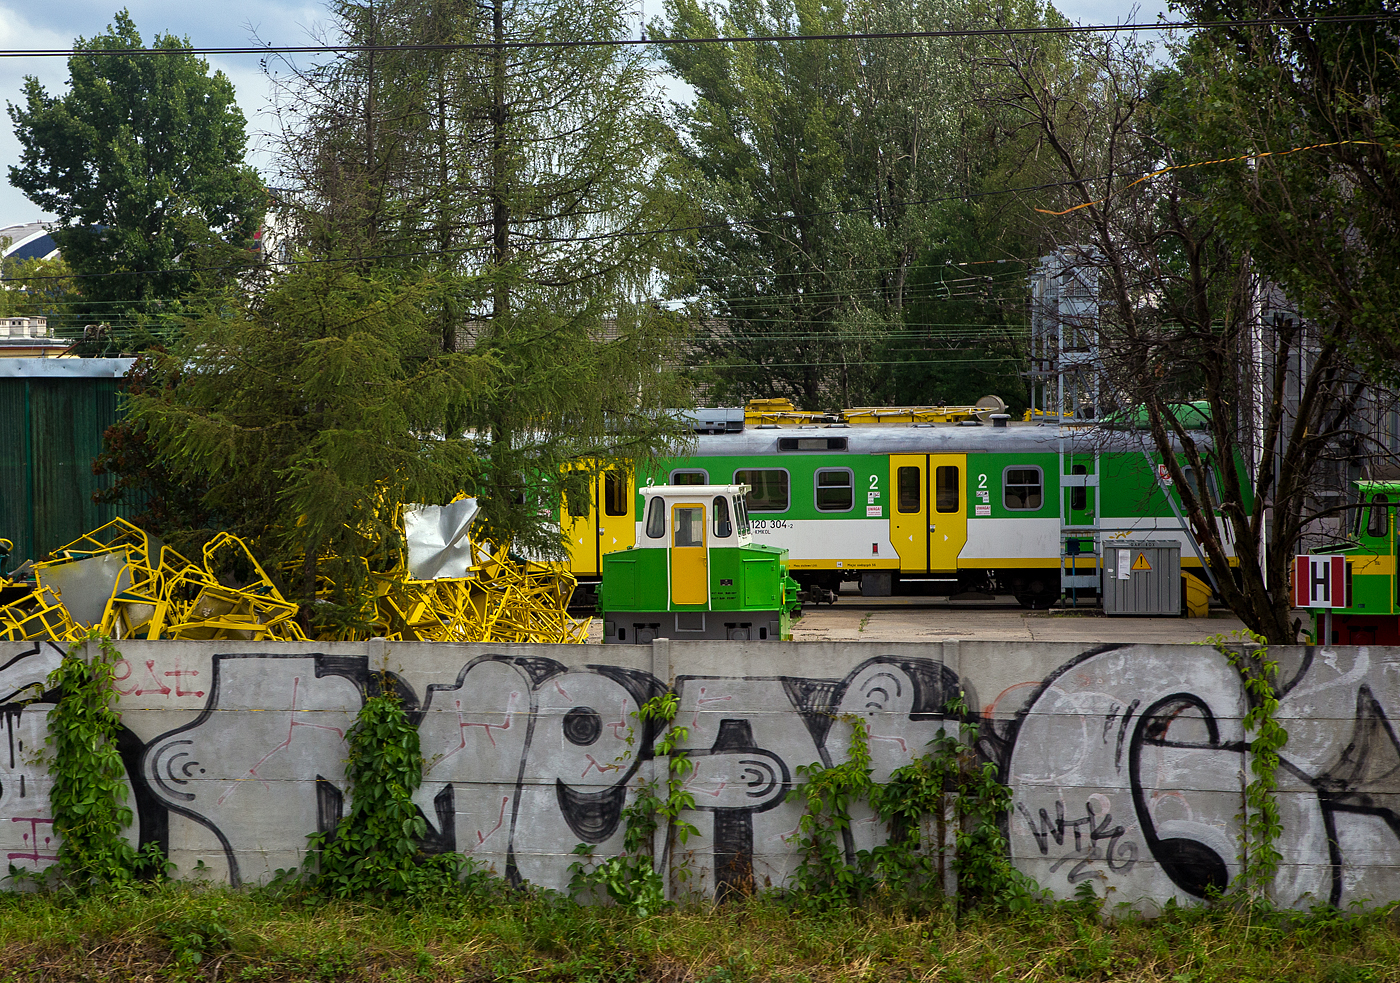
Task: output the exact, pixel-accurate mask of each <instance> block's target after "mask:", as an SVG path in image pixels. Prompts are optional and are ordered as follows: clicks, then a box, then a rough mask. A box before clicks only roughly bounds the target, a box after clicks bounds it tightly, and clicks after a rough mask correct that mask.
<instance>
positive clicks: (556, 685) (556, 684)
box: [554, 679, 573, 700]
mask: <svg viewBox="0 0 1400 983" xmlns="http://www.w3.org/2000/svg"><path fill="white" fill-rule="evenodd" d="M554 689H555V691H556V692H558V694H559V695H560V696H562V697H563V698H564V699H566V700H572V699H573V697H572V696H570V695H569V694H568V693H566V692H565V691H564V687H562V686H560V685H559V680H557V679H556V680H554Z"/></svg>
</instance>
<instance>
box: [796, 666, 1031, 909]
mask: <svg viewBox="0 0 1400 983" xmlns="http://www.w3.org/2000/svg"><path fill="white" fill-rule="evenodd" d="M944 712H945V714H946V717H947V719H949V720H953V719H956V720H961V721H966V720H967V719H968V717H969V714H968V711H967V706H966V703H965V702H964V700H963V697H962V694H961V693H959V694H958V695H957V696H955V697H953V698H952V699H951V700H950V701H949V702H948V704H947V706H946V707H945V708H944ZM841 719H842V720H843V721H845V722H846V723H848V724H849V725H850V727H851V741H850V747H849V749H848V751H847V754H846V760H845V761H843V762H842V763H840V764H837V765H830V766H826V765H822V764H820V763H817V764H812V765H806V766H802V767H799V768H798V769H797V772H798V775H799V777H801V778H804V779H805V781H804V782H802V783H801V784H800V785H799V786H798V787H797V788H795V789H793V790H792V791H791V792H789V793H788V798H789V801H797V802H801V803H803V805H804V806H805V807H806V809H805V812H804V814H803V816H802V819H801V820H800V821H799V824H798V833H799V838H798V841H797V845H798V848H799V850H800V851H801V853H802V861H801V863H800V864H799V865H798V869H797V873H796V876H795V878H794V881H795V886H796V888H797V892H796V897H798V898H800V899H802V901H803V902H804V903H807V904H815V905H817V906H819V907H832V906H840V905H849V904H859V903H861V902H862V901H863V900H864V899H865V898H866V897H867V896H868V895H870V894H871V893H872V892H878V893H880V894H882V895H884V896H886V897H887V898H889V899H891V900H899V901H922V900H930V899H934V898H937V897H939V896H941V895H942V893H943V877H942V864H941V863H940V861H942V860H945V859H946V852H947V851H946V842H947V836H946V834H947V823H948V821H949V820H950V819H951V820H952V821H953V822H954V824H955V833H954V837H953V844H954V849H953V851H952V863H953V869H954V871H955V872H956V874H957V884H958V900H959V904H960V905H962V906H963V907H973V906H979V905H981V906H991V907H997V908H1002V909H1006V910H1022V909H1024V908H1026V907H1028V906H1030V905H1032V904H1035V903H1037V902H1038V901H1039V900H1040V899H1041V897H1042V896H1043V892H1041V891H1040V889H1039V888H1038V887H1036V885H1035V883H1034V882H1033V881H1032V880H1031V879H1030V878H1028V877H1026V876H1025V875H1024V874H1021V873H1020V872H1019V871H1017V870H1016V869H1015V868H1014V867H1013V866H1012V864H1011V860H1010V850H1009V847H1008V844H1007V841H1006V833H1005V828H1004V827H1005V820H1006V817H1007V815H1008V813H1009V812H1010V810H1011V791H1010V790H1009V789H1008V788H1006V786H1005V785H1003V784H1002V783H1001V781H1000V779H999V777H998V775H997V768H996V765H995V764H994V763H992V762H984V763H982V764H980V765H979V764H978V763H977V753H976V749H975V746H974V741H975V728H974V727H972V726H971V725H969V724H967V723H965V722H964V723H963V724H961V725H960V726H959V729H958V731H957V732H952V731H949V730H947V729H946V728H945V730H943V731H942V732H940V733H939V734H938V736H937V737H935V738H934V739H933V740H932V741H930V742H929V746H930V748H931V751H930V752H929V753H928V754H924V755H920V756H919V757H917V758H915V759H914V760H913V761H911V762H909V763H908V764H907V765H904V766H903V767H901V768H898V769H897V770H895V771H894V772H893V773H892V774H891V775H890V780H889V781H888V782H887V783H884V784H881V783H879V782H876V781H874V780H873V777H872V775H873V770H872V768H871V759H870V744H869V734H868V731H867V730H866V725H865V722H864V721H863V720H861V719H860V718H859V717H857V716H855V715H846V716H844V717H842V718H841ZM862 802H864V803H866V804H868V805H869V806H870V808H871V810H872V811H873V812H874V813H875V816H876V817H877V819H878V820H879V821H881V822H883V823H884V824H885V826H886V829H887V831H888V834H889V835H888V838H887V840H886V841H885V842H884V843H882V844H880V845H878V846H876V847H874V848H873V849H870V850H859V851H855V854H854V863H851V862H848V858H847V853H846V850H845V847H844V843H845V840H846V837H847V836H848V835H849V833H850V830H851V822H852V810H853V809H854V808H855V807H856V806H857V804H858V803H862ZM930 827H932V831H931V833H930Z"/></svg>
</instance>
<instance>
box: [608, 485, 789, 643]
mask: <svg viewBox="0 0 1400 983" xmlns="http://www.w3.org/2000/svg"><path fill="white" fill-rule="evenodd" d="M748 491H749V486H748V485H654V486H650V487H644V488H642V489H640V492H641V495H642V499H643V509H642V521H641V522H640V523H639V524H638V525H639V526H640V527H641V528H639V529H638V530H637V545H636V546H633V547H631V548H629V549H625V550H618V551H616V552H613V553H608V554H606V555H605V556H604V557H603V578H602V579H603V583H602V587H601V589H600V593H599V597H598V610H599V612H600V613H601V615H602V618H603V641H604V642H608V643H617V644H623V645H646V644H649V643H650V642H651V641H652V640H653V639H656V638H671V639H681V640H684V639H726V640H730V641H754V642H757V641H780V640H788V639H790V638H791V637H792V631H791V627H790V625H791V619H792V618H793V616H794V615H796V614H798V613H799V612H800V609H801V602H800V601H799V599H798V590H799V588H798V585H797V582H796V581H795V580H793V579H792V578H791V577H789V576H788V551H787V550H785V549H779V548H777V547H774V546H763V545H760V544H757V543H754V542H751V533H750V525H749V513H748V508H747V507H746V506H745V504H744V496H745V494H746V493H747V492H748Z"/></svg>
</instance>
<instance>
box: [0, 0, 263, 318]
mask: <svg viewBox="0 0 1400 983" xmlns="http://www.w3.org/2000/svg"><path fill="white" fill-rule="evenodd" d="M74 48H75V53H74V54H73V55H72V56H71V57H70V58H69V59H68V71H69V89H68V91H67V92H66V93H64V94H63V95H61V96H53V95H50V94H49V93H48V92H47V91H45V89H44V87H43V86H42V85H40V83H39V81H38V79H36V78H33V77H32V76H31V77H29V78H26V80H25V87H24V102H23V103H22V104H21V105H15V104H10V105H9V112H10V118H11V119H12V120H13V121H14V124H15V133H16V136H18V138H19V141H20V144H21V145H22V147H23V156H22V159H21V163H20V165H19V166H18V167H11V168H10V183H11V184H13V185H14V186H15V187H17V188H19V189H20V190H21V191H23V192H24V193H25V194H26V195H28V196H29V198H30V199H31V200H32V201H33V202H34V203H35V204H37V205H39V206H41V207H42V208H45V209H47V210H49V211H51V212H53V213H54V214H55V215H57V216H58V222H57V225H56V227H55V228H54V229H53V236H54V240H55V241H56V242H57V243H58V245H59V248H60V249H61V250H62V252H63V258H64V260H65V261H66V262H67V264H68V266H69V268H70V269H71V270H72V271H73V273H74V274H75V275H76V276H77V277H79V278H80V282H81V291H82V297H83V301H84V304H85V306H86V314H87V316H89V317H92V318H96V319H101V320H108V321H112V320H114V319H117V318H120V317H123V316H130V315H138V314H145V313H153V312H155V311H156V310H157V309H158V308H157V304H158V302H164V301H172V300H177V299H179V298H181V297H183V296H185V295H187V294H188V293H190V292H191V291H192V290H193V289H195V287H196V283H197V281H198V278H199V275H198V274H197V273H196V272H195V270H196V269H197V268H199V267H205V268H208V269H211V270H224V269H225V268H227V267H228V266H230V265H231V264H232V265H237V264H238V263H240V262H241V261H242V260H243V259H244V258H245V257H246V254H247V248H248V247H249V246H250V245H251V243H252V240H253V237H254V233H255V232H256V231H257V229H258V225H259V223H260V221H261V219H262V213H263V207H264V202H265V193H264V191H263V188H262V184H261V182H260V181H259V179H258V177H257V174H256V173H255V172H254V170H253V169H252V168H251V167H249V166H247V165H245V164H244V162H243V154H244V147H245V142H246V138H245V134H244V121H243V115H242V113H240V112H239V110H238V107H237V106H236V105H235V103H234V93H233V85H232V83H230V82H229V80H228V79H227V78H226V77H225V76H224V75H223V73H221V72H214V73H213V74H212V75H211V74H210V73H209V67H208V65H207V64H206V63H205V62H204V60H203V59H200V58H197V57H196V56H195V55H194V54H192V53H190V52H189V50H188V49H189V43H188V42H187V41H183V40H181V39H179V38H176V37H173V36H171V35H164V36H160V37H157V38H155V39H154V44H153V46H152V48H146V47H145V45H144V44H143V43H142V40H141V35H140V34H139V33H138V32H137V30H136V25H135V24H134V23H133V22H132V20H131V17H130V16H129V15H128V14H127V13H126V11H122V12H120V13H118V14H117V15H116V18H115V21H114V23H113V24H112V25H111V26H110V27H109V28H108V29H107V32H106V33H105V34H100V35H98V36H97V37H94V38H90V39H82V38H79V39H78V40H77V42H76V43H75V45H74Z"/></svg>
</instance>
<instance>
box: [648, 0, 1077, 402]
mask: <svg viewBox="0 0 1400 983" xmlns="http://www.w3.org/2000/svg"><path fill="white" fill-rule="evenodd" d="M665 9H666V16H665V17H664V18H663V19H658V20H657V21H654V22H653V23H652V25H651V30H652V31H653V33H655V34H657V35H661V36H666V37H685V38H697V39H698V38H706V39H715V38H724V37H740V38H748V39H754V38H772V39H774V40H766V41H765V40H744V41H741V42H738V43H732V44H726V43H707V44H703V45H668V46H665V47H663V48H662V49H661V51H660V54H661V56H662V57H664V58H665V59H666V61H667V62H668V63H669V65H670V66H671V69H672V71H673V72H674V73H675V74H676V75H677V76H679V77H680V78H681V79H683V80H684V81H685V82H686V83H687V84H688V85H690V86H691V87H692V88H693V89H694V92H695V98H694V100H693V101H691V102H688V103H687V104H684V105H676V106H674V107H673V109H672V113H673V118H674V125H675V128H676V131H677V137H676V138H675V139H674V140H673V141H672V143H671V145H670V147H669V150H670V152H671V154H672V156H673V157H674V158H675V160H676V161H677V167H678V168H679V169H680V171H681V174H682V176H683V179H684V180H685V181H686V182H687V183H686V188H687V190H688V191H689V192H690V193H691V194H692V195H693V196H694V198H695V200H696V201H697V202H698V203H699V205H700V207H701V208H702V209H703V210H704V217H705V224H704V225H702V226H701V228H700V232H699V235H698V238H697V241H696V242H695V244H694V247H693V260H692V263H693V268H694V277H695V282H696V286H697V288H698V289H697V290H696V291H695V293H697V294H699V295H700V296H701V297H702V298H703V300H704V307H703V311H702V313H703V314H704V315H708V316H711V317H713V318H715V323H716V324H722V325H723V328H722V330H714V331H712V332H708V333H703V334H701V335H700V337H699V338H698V339H697V342H696V344H695V349H696V350H695V354H694V356H693V364H695V365H697V366H698V370H697V375H698V377H699V378H701V379H703V380H704V381H705V382H706V383H707V384H708V385H709V386H710V387H711V388H710V392H711V397H712V398H713V399H715V400H717V401H720V402H721V403H732V402H742V401H744V400H745V399H748V398H752V397H768V396H786V397H789V398H791V399H793V400H794V401H795V402H797V403H798V404H799V405H801V406H803V407H805V408H808V409H813V410H816V409H830V408H833V406H832V404H837V405H843V406H858V405H870V404H875V405H879V404H880V403H881V402H883V401H887V400H895V401H902V402H907V403H927V402H929V401H931V400H933V399H936V398H938V397H939V396H947V397H950V398H958V397H962V398H967V397H968V393H969V391H975V388H976V387H979V386H982V385H986V386H989V387H991V386H995V387H996V388H1002V387H1010V389H1011V390H1012V391H1009V392H1006V393H1005V395H1006V396H1008V398H1010V399H1012V400H1013V401H1014V402H1020V401H1023V398H1024V397H1022V399H1021V400H1018V399H1016V397H1017V395H1018V394H1017V392H1016V391H1015V390H1023V389H1024V384H1023V383H1022V381H1021V380H1020V379H1019V378H1018V377H1017V376H1016V370H1017V367H1018V365H1019V362H1020V358H1021V356H1022V355H1023V353H1022V352H1019V351H1017V345H1016V343H1015V342H1014V340H1012V339H1011V337H1010V333H1007V332H1004V331H1003V330H1001V329H1003V328H1004V327H1005V326H1006V324H1007V321H1008V317H1007V316H1006V315H1004V314H1003V313H1002V312H1001V311H1000V310H998V309H997V308H998V305H997V301H998V300H1000V299H1009V298H1010V296H1011V293H1012V292H1011V291H1009V290H1003V289H1000V288H1001V287H1003V286H1005V285H1006V284H1008V283H1015V282H1016V278H1015V277H1012V276H1008V275H1000V276H997V277H995V280H996V281H997V287H998V289H996V290H992V291H989V292H987V293H986V294H985V295H981V296H979V297H978V299H979V301H985V303H976V304H967V303H964V302H963V299H964V298H966V297H967V296H969V295H970V294H972V293H974V292H975V293H977V294H979V295H980V294H981V290H982V288H983V287H984V286H985V284H986V279H985V277H983V276H977V277H976V278H975V279H970V278H969V271H965V270H961V269H959V270H957V271H956V272H954V273H953V274H950V277H951V278H953V279H956V281H957V282H956V283H955V284H953V287H954V289H953V290H952V291H951V293H950V292H949V291H948V290H947V289H946V285H945V279H947V278H945V277H944V276H943V273H944V271H943V269H942V267H943V264H944V262H945V260H951V261H952V262H954V263H958V262H962V261H969V260H982V259H989V260H993V261H994V260H996V259H1006V258H1008V256H1009V257H1015V258H1018V259H1021V258H1025V257H1027V256H1029V255H1033V254H1034V253H1033V250H1034V249H1035V244H1034V239H1032V238H1030V237H1025V238H1023V237H1022V236H1020V235H1019V234H1016V233H1012V234H1010V235H1003V234H1002V233H1003V232H1004V231H1007V230H1008V227H1007V224H1006V222H1005V221H1004V219H1003V218H1002V216H1000V215H999V213H998V209H997V208H996V207H995V205H991V206H989V207H987V208H982V207H981V206H980V205H977V206H971V205H967V204H966V202H967V201H968V200H969V199H972V198H974V197H975V196H980V195H981V193H982V192H983V191H984V188H986V189H987V190H990V188H989V187H988V182H990V183H991V185H992V186H1004V184H1000V185H999V184H998V182H999V179H1000V175H999V174H998V171H997V169H998V165H999V162H1000V159H1001V158H1002V157H1003V156H1007V157H1016V158H1019V157H1020V156H1021V155H1020V154H1019V153H1018V152H1017V151H1018V149H1019V148H1016V147H1015V145H1014V141H1013V142H1012V151H1011V153H1009V154H1005V153H1004V151H1003V147H1004V146H1005V145H1006V143H1007V141H1005V140H1003V139H1002V138H1001V135H1000V134H999V133H997V129H998V125H997V124H998V121H997V113H996V109H995V104H994V103H993V102H991V101H989V100H987V99H986V98H985V97H986V95H987V91H988V89H987V86H988V85H989V84H991V83H992V81H993V79H994V78H995V73H996V70H995V69H993V68H991V67H990V66H991V65H992V64H993V63H994V62H993V60H992V59H994V58H995V57H996V54H995V53H994V51H993V50H992V49H991V47H990V46H989V45H987V44H985V43H983V42H982V41H981V40H979V39H975V38H959V39H957V40H953V39H942V38H918V39H912V38H910V39H904V38H884V37H879V35H880V34H883V33H886V32H889V33H896V32H918V31H925V30H927V29H928V28H927V25H930V24H950V25H953V26H956V27H964V26H967V27H974V28H986V27H989V26H991V23H992V21H991V18H992V11H991V10H990V9H988V8H985V7H982V8H979V7H978V6H976V5H968V4H961V3H957V2H950V0H894V2H889V0H878V2H877V0H855V2H851V3H810V2H803V0H776V2H766V0H738V2H730V3H724V4H719V3H706V2H704V0H669V2H667V3H666V5H665ZM996 15H997V17H998V18H1000V19H1001V20H1002V22H1003V23H1007V24H1009V25H1015V26H1028V27H1029V26H1038V25H1042V24H1045V23H1049V22H1054V21H1055V20H1057V19H1058V16H1059V15H1058V14H1056V13H1054V12H1053V10H1050V9H1048V8H1044V7H1040V6H1037V5H1035V4H1030V3H1025V2H1017V3H1014V4H1011V3H1008V4H1000V5H997V7H996ZM848 34H850V35H854V37H843V35H848ZM869 35H876V36H874V37H871V36H869ZM785 36H798V37H804V36H805V39H804V40H802V41H801V42H800V43H790V42H785V41H783V40H781V39H782V38H783V37H785ZM833 36H834V37H833ZM1037 42H1038V43H1040V44H1042V45H1044V46H1045V47H1046V48H1053V47H1055V42H1054V41H1053V40H1050V39H1048V38H1043V37H1042V38H1037ZM969 219H973V220H974V222H975V226H976V229H975V231H974V232H971V233H970V232H969V230H968V227H967V226H968V224H969ZM969 240H973V241H971V242H969ZM930 250H933V251H938V255H937V256H936V258H934V257H933V256H932V255H931V254H930ZM940 250H942V251H940ZM933 263H936V264H937V268H930V265H931V264H933ZM997 269H999V271H1000V272H1001V273H1002V274H1005V273H1006V268H1005V267H1000V268H997ZM972 272H977V273H980V274H986V273H991V272H992V269H990V268H989V269H983V270H976V271H972ZM954 295H956V296H954ZM1022 307H1023V303H1022V301H1021V299H1020V297H1016V298H1015V299H1014V301H1013V303H1012V304H1011V305H1010V310H1011V311H1012V312H1013V313H1011V314H1010V320H1011V321H1013V322H1019V321H1020V320H1021V315H1020V309H1021V308H1022ZM988 342H991V343H990V344H989V343H988ZM963 359H969V360H973V361H970V362H963V361H962V360H963ZM959 363H961V364H959ZM968 365H972V366H973V368H972V369H971V370H969V369H968V368H967V366H968ZM987 392H988V389H982V390H981V391H980V392H976V395H975V396H971V397H970V399H969V401H971V399H975V398H977V397H980V396H982V395H985V394H986V393H987Z"/></svg>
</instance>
